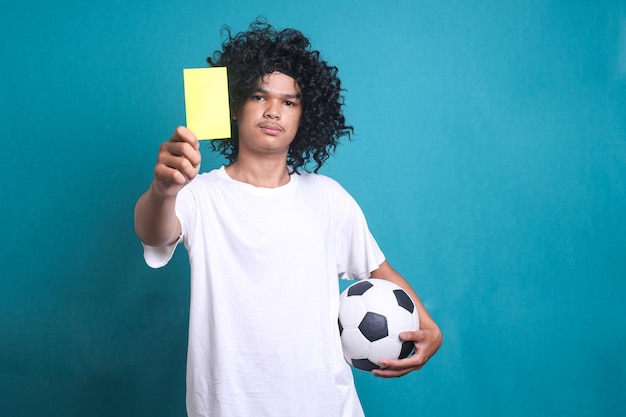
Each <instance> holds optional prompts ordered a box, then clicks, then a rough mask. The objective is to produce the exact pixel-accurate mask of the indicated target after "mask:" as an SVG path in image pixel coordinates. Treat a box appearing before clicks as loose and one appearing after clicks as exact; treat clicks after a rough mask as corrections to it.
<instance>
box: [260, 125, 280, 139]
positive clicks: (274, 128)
mask: <svg viewBox="0 0 626 417" xmlns="http://www.w3.org/2000/svg"><path fill="white" fill-rule="evenodd" d="M258 126H259V128H260V129H261V130H262V131H263V132H265V133H266V134H268V135H271V136H276V135H278V134H279V133H282V132H284V129H283V128H282V127H281V126H279V125H277V124H274V123H260V124H259V125H258Z"/></svg>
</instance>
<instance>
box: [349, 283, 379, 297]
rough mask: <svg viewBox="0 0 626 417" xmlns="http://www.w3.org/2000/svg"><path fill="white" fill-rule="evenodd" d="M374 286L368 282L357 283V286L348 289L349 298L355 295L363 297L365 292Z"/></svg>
mask: <svg viewBox="0 0 626 417" xmlns="http://www.w3.org/2000/svg"><path fill="white" fill-rule="evenodd" d="M373 286H374V284H372V283H371V282H368V281H361V282H357V283H356V284H352V285H351V286H350V288H348V297H351V296H353V295H363V294H365V291H367V290H369V289H370V288H372V287H373Z"/></svg>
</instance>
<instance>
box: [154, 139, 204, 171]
mask: <svg viewBox="0 0 626 417" xmlns="http://www.w3.org/2000/svg"><path fill="white" fill-rule="evenodd" d="M171 156H174V157H177V158H171ZM178 157H180V158H183V159H186V160H187V161H189V163H190V164H191V166H192V167H194V168H196V167H198V166H199V165H200V162H201V160H202V154H201V153H200V150H199V149H197V148H194V147H193V146H192V145H191V144H189V143H187V142H165V143H164V144H162V145H161V148H160V149H159V161H158V162H163V163H165V164H169V166H172V167H174V168H175V167H177V166H178V163H180V160H179V158H178ZM169 161H173V163H174V165H172V164H171V162H169Z"/></svg>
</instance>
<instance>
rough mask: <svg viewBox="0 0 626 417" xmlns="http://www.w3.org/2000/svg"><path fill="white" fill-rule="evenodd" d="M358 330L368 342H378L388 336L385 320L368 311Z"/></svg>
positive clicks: (383, 317)
mask: <svg viewBox="0 0 626 417" xmlns="http://www.w3.org/2000/svg"><path fill="white" fill-rule="evenodd" d="M359 330H360V331H361V333H362V334H363V336H365V338H366V339H367V340H369V341H370V342H374V341H376V340H380V339H382V338H383V337H387V336H388V335H389V330H387V318H386V317H385V316H383V315H381V314H377V313H372V312H371V311H368V312H367V313H366V314H365V316H364V317H363V320H361V323H360V324H359Z"/></svg>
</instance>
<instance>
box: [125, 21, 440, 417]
mask: <svg viewBox="0 0 626 417" xmlns="http://www.w3.org/2000/svg"><path fill="white" fill-rule="evenodd" d="M208 61H209V64H211V65H215V66H227V67H228V71H229V92H230V97H231V109H232V128H233V135H232V138H231V139H228V140H224V141H220V142H216V144H215V145H214V148H215V149H218V150H219V151H220V152H221V153H222V154H223V155H225V156H226V158H227V159H228V162H229V163H228V164H227V165H226V166H225V167H222V168H220V169H217V170H213V171H211V172H208V173H202V174H200V173H199V172H200V160H201V157H200V152H199V144H198V140H197V139H196V137H195V136H194V134H193V132H191V131H189V130H188V129H186V128H184V127H179V128H177V129H176V131H175V132H174V135H173V136H172V137H171V139H170V140H169V141H167V142H166V143H164V144H163V145H162V146H161V148H160V151H159V156H158V159H157V164H156V167H155V169H154V180H153V182H152V184H151V186H150V188H149V189H148V191H146V192H145V193H144V194H143V195H142V196H141V198H140V199H139V201H138V202H137V206H136V208H135V227H136V231H137V234H138V236H139V237H140V239H141V240H142V242H143V243H144V248H145V252H144V255H145V259H146V261H147V263H148V264H149V265H151V266H153V267H160V266H163V265H165V264H166V263H167V262H168V261H169V259H170V257H171V256H172V254H173V251H174V249H175V247H176V245H177V243H178V242H181V241H182V242H184V244H185V247H186V249H187V250H188V253H189V258H190V264H191V301H190V324H189V326H190V327H189V348H188V361H187V411H188V414H189V415H190V416H194V417H195V416H285V417H294V416H299V417H303V416H311V417H313V416H315V417H329V416H341V417H354V416H362V415H363V410H362V408H361V405H360V402H359V399H358V397H357V395H356V391H355V388H354V382H353V379H352V373H351V370H350V368H349V366H348V365H347V364H346V363H345V361H344V360H343V357H342V350H341V344H340V338H339V332H338V329H337V312H338V303H339V285H338V276H339V277H345V278H350V279H366V278H369V277H376V278H381V279H386V280H389V281H392V282H395V283H397V284H398V285H400V286H401V287H403V288H404V289H405V290H406V291H407V292H408V293H409V295H410V296H411V297H412V298H413V300H414V301H415V303H416V305H417V308H418V312H419V315H420V327H421V328H420V330H418V331H414V332H406V333H405V334H403V335H402V338H404V339H405V340H411V341H413V342H414V343H415V347H416V352H415V354H414V355H413V356H411V357H409V358H406V359H403V360H397V361H393V360H392V361H382V362H381V363H380V365H381V366H382V368H381V369H377V370H374V371H373V373H374V375H376V376H380V377H397V376H401V375H404V374H406V373H408V372H410V371H413V370H417V369H420V368H421V367H422V366H423V365H424V364H425V363H426V361H428V359H429V358H430V357H431V356H432V355H433V354H434V353H435V352H436V351H437V349H438V348H439V346H440V345H441V340H442V339H441V332H440V331H439V328H438V327H437V325H436V324H435V322H434V321H433V320H432V318H431V317H430V316H429V314H428V312H427V311H426V309H425V308H424V306H423V304H422V303H421V302H420V300H419V298H418V297H417V294H416V293H415V291H413V289H412V288H411V287H410V285H409V284H408V283H407V281H406V280H405V279H404V278H403V277H402V276H400V275H399V274H398V273H397V272H396V271H395V270H394V269H393V268H392V267H391V266H390V265H389V263H387V261H386V260H385V257H384V255H383V253H382V252H381V250H380V249H379V247H378V245H377V243H376V241H375V240H374V238H373V237H372V236H371V234H370V232H369V230H368V228H367V223H366V221H365V218H364V216H363V213H362V212H361V209H360V208H359V206H358V205H357V204H356V202H355V201H354V199H352V197H351V196H350V195H349V194H348V193H347V192H346V191H345V190H344V189H343V188H342V187H341V186H340V185H339V184H338V183H337V182H335V181H334V180H332V179H330V178H328V177H325V176H322V175H319V174H317V173H316V172H317V170H318V169H319V168H320V167H321V165H322V164H323V163H324V161H325V160H326V159H327V158H328V157H329V155H330V153H331V152H332V150H334V149H335V147H336V145H337V144H338V140H339V138H341V137H342V136H346V135H348V136H349V134H350V132H351V127H350V126H347V125H346V124H345V120H344V117H343V114H342V111H341V107H342V105H343V99H342V96H341V85H340V81H339V79H338V78H337V75H336V73H337V69H336V68H334V67H331V66H328V65H327V64H326V62H324V61H322V60H321V59H320V58H319V53H318V52H316V51H312V50H310V49H309V41H308V39H307V38H306V37H304V36H303V35H302V34H301V33H300V32H298V31H295V30H283V31H280V32H278V31H276V30H275V29H274V28H272V27H271V26H270V25H267V24H265V23H263V22H258V21H257V22H255V23H254V24H253V25H251V27H250V29H249V30H248V31H247V32H243V33H239V34H237V35H235V36H232V34H231V33H230V32H228V40H227V41H226V42H225V43H224V45H223V49H222V51H221V52H216V53H215V54H214V56H213V58H209V59H208ZM309 163H315V164H316V166H315V169H314V171H315V173H310V172H308V164H309Z"/></svg>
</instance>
